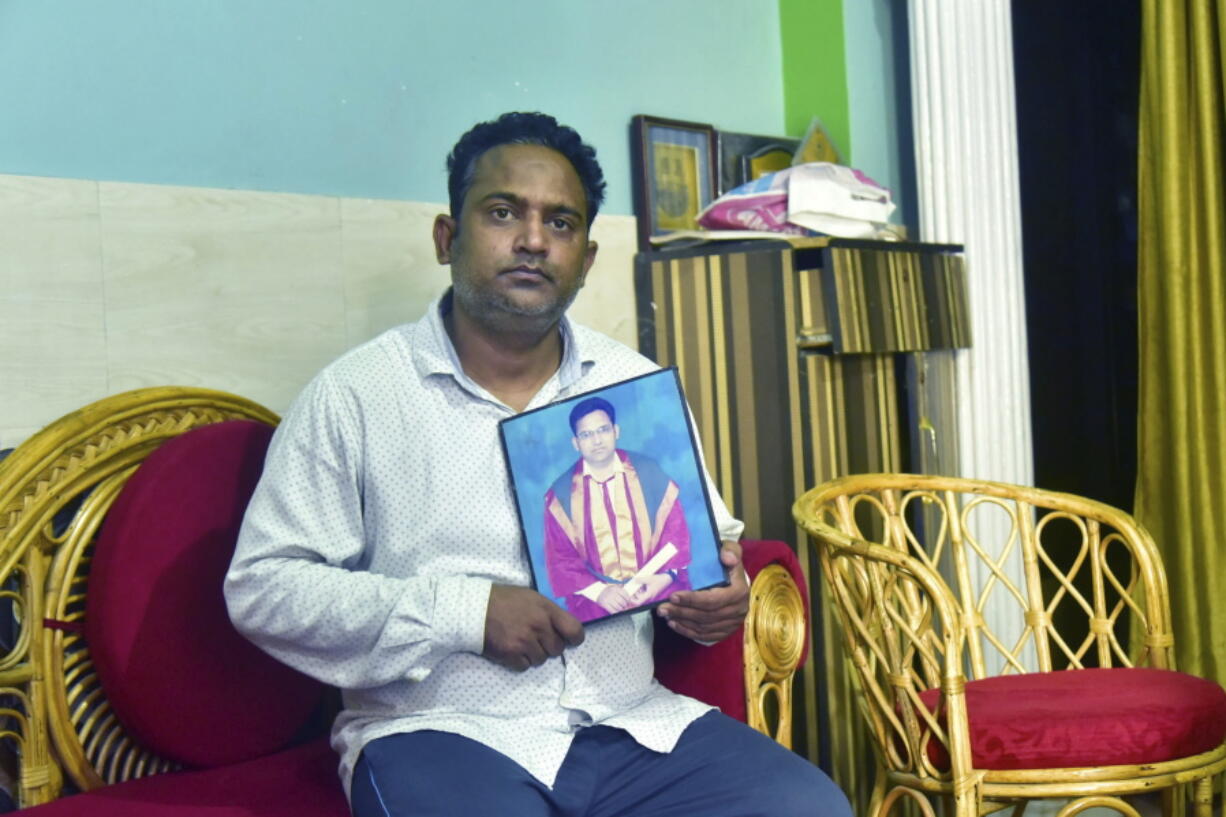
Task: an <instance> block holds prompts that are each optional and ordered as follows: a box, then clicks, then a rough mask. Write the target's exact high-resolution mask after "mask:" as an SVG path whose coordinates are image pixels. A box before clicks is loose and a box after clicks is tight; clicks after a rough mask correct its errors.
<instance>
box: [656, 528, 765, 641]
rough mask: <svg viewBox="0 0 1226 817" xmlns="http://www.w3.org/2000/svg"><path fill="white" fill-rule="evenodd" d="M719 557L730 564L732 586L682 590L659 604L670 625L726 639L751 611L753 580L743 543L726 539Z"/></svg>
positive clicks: (700, 636) (692, 634) (690, 634)
mask: <svg viewBox="0 0 1226 817" xmlns="http://www.w3.org/2000/svg"><path fill="white" fill-rule="evenodd" d="M719 560H720V561H721V562H723V564H724V567H726V568H728V582H729V583H728V586H727V587H712V588H708V589H707V590H682V591H678V592H676V593H673V594H672V595H671V596H669V597H668V601H667V602H666V603H664V604H661V605H660V606H659V607H658V608H656V610H657V612H658V613H659V615H661V616H663V617H664V618H666V619H668V626H669V627H671V628H673V629H674V630H676V631H677V632H678V633H680V634H681V635H683V636H685V637H686V638H692V639H694V640H695V641H706V642H715V641H722V640H723V639H725V638H727V637H728V636H729V635H731V634H732V633H734V632H736V631H737V628H738V627H740V626H741V623H742V622H743V621H744V620H745V614H746V613H748V612H749V580H748V578H747V577H746V575H745V568H744V567H742V566H741V546H740V545H739V544H737V543H736V542H724V546H723V547H722V548H720V551H719Z"/></svg>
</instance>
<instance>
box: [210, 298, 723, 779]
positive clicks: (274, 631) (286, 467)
mask: <svg viewBox="0 0 1226 817" xmlns="http://www.w3.org/2000/svg"><path fill="white" fill-rule="evenodd" d="M448 305H449V297H448V296H444V297H443V298H441V299H439V300H436V301H435V302H434V303H433V304H431V306H430V309H429V310H428V311H427V314H426V316H425V317H424V318H423V319H422V320H420V321H418V322H417V323H413V324H406V325H404V326H400V327H397V328H395V329H392V330H390V331H388V332H386V333H384V334H383V335H381V336H379V337H377V338H375V339H374V340H372V341H370V342H368V343H366V344H364V345H362V346H359V347H358V348H356V349H353V350H352V351H350V352H349V353H347V354H345V355H344V356H343V357H341V358H340V359H338V360H337V361H336V362H334V363H332V364H331V365H329V366H328V367H327V368H325V369H324V370H323V371H322V372H320V374H319V375H318V376H316V378H315V379H314V380H313V381H312V382H311V383H310V384H309V385H308V386H307V387H306V389H305V390H304V391H303V392H302V394H301V395H299V397H298V399H297V400H296V401H295V402H294V405H293V406H292V407H291V408H290V410H289V411H288V412H287V413H286V415H285V418H284V420H283V421H282V423H281V425H280V426H279V427H278V429H277V432H276V434H275V436H274V437H273V441H272V445H271V447H270V449H269V452H268V459H267V462H266V464H265V467H264V473H263V476H262V478H261V479H260V483H259V486H258V487H257V488H256V491H255V495H254V496H253V497H252V500H251V504H250V505H249V507H248V509H247V514H246V517H245V519H244V520H243V526H242V531H241V533H240V535H239V541H238V549H237V551H236V553H235V555H234V561H233V563H232V564H231V567H230V572H229V574H228V575H227V577H226V583H225V591H226V600H227V603H228V604H229V609H230V616H231V618H233V620H234V623H235V625H236V626H237V627H238V628H239V630H240V631H242V632H243V633H244V634H246V635H247V636H248V637H249V638H250V639H251V640H252V641H254V642H255V643H256V644H258V645H259V646H260V647H262V648H263V649H264V650H266V651H267V652H269V653H271V654H272V655H274V656H275V657H277V658H278V659H280V660H282V661H284V662H285V663H287V664H290V665H291V666H294V667H296V668H298V669H299V670H301V671H302V672H305V673H307V674H309V675H312V676H314V677H316V678H319V679H320V680H322V681H324V682H326V683H328V684H332V685H334V686H337V687H340V688H341V689H342V690H343V691H344V693H343V694H344V710H343V711H342V713H341V714H340V716H339V717H338V718H337V720H336V723H335V725H334V726H333V732H332V745H333V747H334V748H335V749H336V750H337V752H338V753H339V754H340V756H341V763H340V771H341V778H342V780H343V781H344V783H345V786H346V789H348V787H349V782H350V778H351V775H352V773H353V767H354V765H355V764H356V762H357V759H358V755H359V753H360V752H361V749H362V746H363V745H365V744H366V743H368V742H369V741H372V740H374V739H376V738H380V737H383V736H386V735H390V734H395V733H399V732H411V731H415V730H418V729H435V730H441V731H445V732H453V733H456V734H459V735H464V736H466V737H468V738H471V739H473V740H476V741H480V742H481V743H483V744H485V745H487V746H489V747H491V748H493V749H495V750H497V751H499V752H501V753H503V754H505V755H507V756H508V757H510V758H511V759H512V760H514V761H515V762H516V763H518V764H520V765H521V766H523V767H524V768H525V769H527V770H528V772H529V773H531V774H532V775H533V776H534V777H536V778H537V779H539V780H540V781H541V782H543V783H544V784H545V785H548V786H552V785H553V782H554V779H555V777H556V776H557V772H558V769H559V767H560V766H561V765H562V761H563V759H564V758H565V756H566V752H567V750H568V749H569V747H570V742H571V739H572V737H573V735H574V730H575V729H578V728H580V727H581V726H583V725H587V724H592V723H601V724H607V725H609V726H616V727H620V728H622V729H625V730H626V731H627V732H629V733H630V734H631V735H632V736H633V737H634V739H635V740H637V741H638V742H639V743H640V744H642V745H643V746H646V747H648V748H650V749H653V750H655V751H659V752H667V751H670V750H671V749H672V747H673V746H674V745H675V744H676V742H677V739H678V737H680V735H681V732H682V731H683V730H684V729H685V727H686V726H688V725H689V724H690V723H691V722H692V721H693V720H694V719H695V718H697V717H699V716H700V715H701V714H703V713H704V712H706V711H707V710H708V709H710V707H708V706H706V705H705V704H702V703H700V702H698V701H695V700H693V699H691V698H686V697H683V696H680V695H676V694H674V693H672V692H669V691H668V690H666V689H665V688H664V687H662V686H660V684H658V683H657V682H656V681H655V679H654V677H653V671H654V668H653V663H652V655H651V644H652V622H651V614H650V613H639V614H635V615H631V616H622V617H618V618H614V619H608V620H606V621H603V622H600V623H598V624H594V625H592V626H590V627H588V628H587V634H586V639H585V640H584V642H583V644H581V645H580V646H578V647H570V648H567V649H566V651H565V653H564V654H563V655H562V656H561V657H559V658H553V659H550V660H548V661H546V662H545V663H544V664H543V665H541V666H539V667H536V668H534V669H529V670H528V671H526V672H522V673H519V672H513V671H511V670H508V669H505V668H503V667H502V666H500V665H498V664H496V663H494V662H492V661H490V660H489V659H487V658H484V657H482V656H481V650H482V647H483V645H484V641H485V612H486V604H487V602H488V598H489V592H490V586H491V584H492V583H495V582H497V583H500V584H509V585H519V586H529V587H530V586H531V585H532V579H531V573H530V567H529V562H528V558H527V555H526V553H525V549H524V544H523V539H522V535H521V533H520V528H519V523H518V521H517V516H516V511H515V505H514V499H513V495H512V489H511V486H510V481H509V479H508V477H507V472H506V465H505V461H504V459H503V454H502V448H501V443H500V440H499V434H498V421H499V420H502V419H504V418H506V417H510V416H512V415H513V414H514V413H515V412H514V411H513V410H512V409H511V408H509V407H508V406H506V405H505V404H503V403H502V402H501V401H499V400H498V399H497V398H495V397H494V396H493V395H491V394H490V393H489V392H487V391H486V390H485V389H483V388H482V387H481V386H479V385H477V384H476V383H475V382H474V381H472V380H471V379H470V378H468V377H467V376H466V375H465V374H464V373H463V371H462V369H461V367H460V365H459V361H458V358H457V357H456V353H455V350H454V347H453V346H452V344H451V341H450V339H449V337H448V336H447V333H446V331H445V329H444V328H443V321H442V317H441V312H440V310H441V309H445V308H447V307H448ZM561 331H562V337H563V342H564V354H563V360H562V364H561V366H560V367H559V368H558V371H557V372H556V373H555V374H554V376H553V377H552V378H550V380H549V382H547V383H546V384H545V385H544V386H543V387H542V388H541V390H540V392H539V393H537V395H536V396H535V397H534V398H533V399H532V402H531V403H530V404H529V406H528V408H529V409H532V408H538V407H540V406H544V405H547V404H549V403H552V402H555V401H557V400H560V399H565V398H567V397H571V396H573V395H575V394H578V393H581V392H585V391H589V390H591V389H594V388H599V387H601V386H605V385H608V384H610V383H615V382H617V381H620V380H625V379H626V378H629V377H634V376H636V375H640V374H644V373H646V372H650V371H654V370H656V369H658V368H659V367H658V366H656V364H654V363H652V362H651V361H649V360H648V359H647V358H645V357H643V356H641V355H639V354H638V353H637V352H635V351H633V350H631V349H629V348H628V347H626V346H624V345H622V344H620V343H618V342H616V341H614V340H612V339H610V338H607V337H605V336H604V335H601V334H599V333H596V332H594V331H592V330H590V329H586V328H584V327H581V326H578V325H575V324H572V323H570V322H569V321H566V320H563V322H562V327H561ZM708 488H709V493H710V496H711V497H712V502H713V505H714V512H715V518H716V522H717V524H718V526H719V531H720V535H721V536H722V538H724V539H732V540H735V539H738V538H739V537H740V534H741V531H742V528H743V526H742V525H741V523H740V522H738V521H736V520H735V519H733V518H732V517H731V516H730V515H729V513H728V511H727V509H726V508H725V507H724V505H723V503H722V502H721V501H719V499H718V495H717V494H716V492H715V488H714V485H711V484H710V480H709V477H708ZM405 772H406V774H411V773H412V770H405Z"/></svg>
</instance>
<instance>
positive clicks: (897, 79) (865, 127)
mask: <svg viewBox="0 0 1226 817" xmlns="http://www.w3.org/2000/svg"><path fill="white" fill-rule="evenodd" d="M843 29H844V32H845V37H846V41H845V42H846V46H845V49H844V50H845V52H846V59H847V97H848V110H849V113H850V120H851V121H850V127H849V130H850V132H851V154H852V160H853V161H852V164H853V165H855V166H856V167H857V168H859V169H860V170H863V171H864V172H865V173H867V174H868V175H869V176H871V177H872V178H873V179H875V180H876V181H878V182H880V183H881V184H883V185H885V186H886V187H888V188H889V189H890V190H891V192H892V193H893V196H894V202H895V203H896V204H897V205H898V209H897V210H895V211H894V215H893V216H892V217H891V219H890V220H891V221H893V222H896V223H899V224H907V225H910V226H911V227H912V228H913V229H917V228H918V224H917V221H916V215H917V211H916V209H915V208H916V202H915V196H916V192H915V158H914V156H913V142H914V139H913V137H912V130H911V107H910V105H911V103H910V99H911V88H910V80H909V76H910V73H909V71H910V66H909V62H910V58H909V56H908V53H907V8H906V4H905V3H899V2H896V0H850V2H844V6H843Z"/></svg>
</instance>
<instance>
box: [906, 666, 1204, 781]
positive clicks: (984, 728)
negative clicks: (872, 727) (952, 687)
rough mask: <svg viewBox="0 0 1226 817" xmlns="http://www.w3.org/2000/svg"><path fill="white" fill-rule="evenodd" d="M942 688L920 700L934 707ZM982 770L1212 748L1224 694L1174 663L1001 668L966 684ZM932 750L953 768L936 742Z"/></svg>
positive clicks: (1145, 759) (1116, 762) (1122, 761)
mask: <svg viewBox="0 0 1226 817" xmlns="http://www.w3.org/2000/svg"><path fill="white" fill-rule="evenodd" d="M939 697H940V695H939V691H938V690H935V689H930V690H926V691H925V692H923V693H921V695H920V698H921V700H923V701H924V704H925V705H926V706H927V707H928V708H929V710H932V709H933V707H935V706H936V705H937V701H938V698H939ZM966 711H967V720H968V721H969V722H970V733H971V759H972V762H973V763H974V766H975V768H977V769H998V770H1004V769H1051V768H1079V767H1085V766H1122V765H1135V764H1142V763H1158V762H1161V761H1164V760H1173V759H1175V758H1179V757H1187V756H1189V755H1195V754H1199V753H1201V752H1207V751H1209V750H1210V749H1213V748H1215V747H1217V746H1219V745H1220V744H1221V743H1222V740H1223V738H1226V691H1223V690H1222V687H1221V686H1219V685H1218V684H1216V683H1214V682H1212V681H1208V680H1205V679H1203V678H1197V677H1195V676H1192V675H1186V674H1184V673H1181V672H1173V671H1170V670H1159V669H1148V668H1129V667H1115V668H1110V669H1084V670H1069V671H1067V672H1045V673H1034V674H1025V675H1002V676H999V677H995V678H984V679H982V680H978V681H971V682H969V683H967V685H966ZM928 756H929V759H930V760H931V761H932V763H933V765H935V766H936V767H937V768H939V769H947V768H949V756H948V754H947V753H946V751H945V747H944V746H941V745H940V744H939V743H938V742H937V741H931V742H930V743H929V746H928Z"/></svg>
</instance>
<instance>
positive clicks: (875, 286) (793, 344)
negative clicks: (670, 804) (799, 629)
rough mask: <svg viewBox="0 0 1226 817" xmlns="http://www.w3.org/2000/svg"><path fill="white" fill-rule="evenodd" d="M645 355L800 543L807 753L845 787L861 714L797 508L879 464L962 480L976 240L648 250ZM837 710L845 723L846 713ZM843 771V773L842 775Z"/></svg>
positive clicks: (708, 447) (772, 518)
mask: <svg viewBox="0 0 1226 817" xmlns="http://www.w3.org/2000/svg"><path fill="white" fill-rule="evenodd" d="M635 264H636V268H635V290H636V296H637V312H638V326H639V349H640V350H641V351H642V352H643V353H644V354H646V355H647V356H649V357H651V358H653V359H655V360H656V361H658V362H659V363H660V364H661V365H665V366H676V367H677V368H678V370H679V371H680V374H681V380H682V384H683V386H684V388H685V392H686V398H687V399H688V400H689V403H690V407H691V409H692V410H693V412H694V417H695V421H696V425H697V428H698V431H699V434H700V435H701V437H702V452H703V456H704V458H705V460H706V463H707V467H708V469H709V470H710V472H711V475H712V477H713V478H714V479H715V481H716V484H717V485H718V487H719V490H720V492H721V494H722V496H723V497H724V500H725V501H726V502H727V503H728V505H729V507H730V508H731V509H732V511H733V513H734V514H736V515H737V516H738V517H740V518H741V519H743V520H744V521H745V525H746V533H745V535H746V536H747V537H750V538H769V539H782V540H784V541H787V542H789V543H791V544H792V545H793V546H794V547H796V549H797V552H798V555H799V556H800V560H801V564H802V565H803V566H804V568H805V570H806V571H807V572H808V575H809V578H810V587H809V591H810V595H811V598H812V599H813V614H814V615H813V620H814V625H815V626H814V627H813V629H812V637H813V643H812V644H811V645H810V647H811V655H812V656H813V658H812V660H811V661H810V663H809V668H808V669H807V670H806V671H804V672H803V673H802V674H801V676H800V677H799V679H798V681H797V683H798V688H797V690H796V695H795V700H796V702H797V703H796V707H797V710H798V711H797V712H796V713H795V716H796V717H795V721H794V722H795V725H796V735H795V746H796V748H797V751H799V752H801V753H802V754H805V755H806V756H808V757H809V758H810V759H812V760H813V761H815V762H817V763H819V765H821V766H822V767H823V768H825V769H826V770H827V771H829V772H832V773H833V774H834V775H835V777H836V780H839V782H840V783H843V784H844V785H854V783H853V781H849V780H848V779H847V775H848V774H850V773H852V771H851V770H846V769H845V770H840V769H839V768H837V764H835V763H832V760H838V759H840V758H843V757H856V756H859V754H860V753H859V752H856V751H852V749H853V748H854V747H852V746H850V745H849V743H854V742H856V741H857V737H856V736H855V735H854V734H853V731H854V730H853V726H854V725H856V724H858V716H857V715H856V713H855V712H854V710H853V709H851V708H848V707H850V706H854V702H853V701H852V699H851V697H850V696H849V694H848V693H849V690H847V689H846V686H845V685H846V682H845V681H844V679H843V675H842V673H841V672H832V671H831V667H837V666H838V663H839V662H841V660H842V659H841V656H840V652H839V648H838V644H835V643H833V642H832V639H835V638H838V636H837V634H836V633H834V632H833V631H831V629H830V627H829V622H828V621H827V620H826V619H827V618H828V617H827V616H824V615H823V614H822V613H823V611H822V606H821V604H820V602H819V600H820V599H821V596H822V593H821V587H820V584H819V583H820V577H819V576H818V575H816V573H815V572H814V571H815V570H816V568H817V561H816V559H815V558H814V556H813V554H812V549H811V545H810V544H809V543H808V542H807V541H806V540H805V538H804V536H803V534H802V533H801V532H800V530H799V529H798V528H797V527H796V525H795V523H794V522H793V521H792V513H791V508H792V503H793V501H794V500H795V499H796V497H797V496H799V495H800V494H801V493H803V491H804V490H806V489H807V488H809V487H812V486H813V485H816V484H818V483H820V482H822V481H824V480H827V479H831V478H833V477H836V476H840V475H843V474H849V473H859V472H866V471H903V470H914V471H921V472H938V471H942V470H945V471H949V470H951V469H952V468H953V467H954V464H955V463H956V456H957V447H956V446H957V441H956V439H954V433H953V432H954V428H955V426H954V422H953V414H952V412H953V406H954V394H953V390H954V385H955V384H954V371H953V363H954V361H953V352H952V350H953V349H956V348H959V347H964V346H968V345H969V344H970V334H969V319H968V316H967V308H966V279H965V272H964V267H963V257H962V255H961V247H958V246H953V245H932V244H917V243H901V242H874V241H857V240H849V239H806V240H804V241H801V242H797V243H796V244H792V243H789V242H785V241H761V242H738V243H735V244H724V245H719V244H711V243H708V244H705V245H702V246H701V247H698V248H692V249H678V250H672V249H670V250H661V251H656V252H650V253H640V254H639V255H638V256H637V257H636V262H635ZM832 713H834V714H835V716H836V717H835V718H833V719H832V717H831V715H832ZM840 778H842V779H840Z"/></svg>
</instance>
